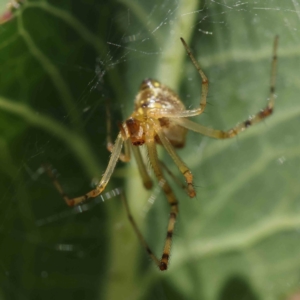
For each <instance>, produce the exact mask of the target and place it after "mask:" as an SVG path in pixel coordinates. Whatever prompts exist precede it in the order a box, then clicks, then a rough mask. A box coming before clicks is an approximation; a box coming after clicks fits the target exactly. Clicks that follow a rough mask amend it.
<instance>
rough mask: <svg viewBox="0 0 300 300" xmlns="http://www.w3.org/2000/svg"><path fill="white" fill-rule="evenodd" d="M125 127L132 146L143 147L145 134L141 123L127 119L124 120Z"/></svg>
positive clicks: (133, 119)
mask: <svg viewBox="0 0 300 300" xmlns="http://www.w3.org/2000/svg"><path fill="white" fill-rule="evenodd" d="M126 126H127V129H128V133H129V137H130V140H131V143H132V145H134V146H141V145H143V144H144V143H145V132H144V128H143V126H142V125H141V122H140V121H139V120H137V119H135V118H129V119H127V120H126Z"/></svg>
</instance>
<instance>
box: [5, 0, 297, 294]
mask: <svg viewBox="0 0 300 300" xmlns="http://www.w3.org/2000/svg"><path fill="white" fill-rule="evenodd" d="M5 2H6V1H4V2H2V1H1V2H0V5H1V6H0V7H2V11H3V12H5V10H6V8H5V4H6V3H5ZM299 5H300V2H299V1H297V0H291V1H280V0H274V1H271V0H263V1H248V2H242V1H233V0H232V1H229V0H228V1H225V0H223V1H211V0H206V1H189V2H187V1H169V0H164V1H128V0H122V1H118V2H117V1H110V2H109V3H107V2H104V1H64V2H63V4H60V5H57V2H56V1H29V0H27V1H25V2H24V4H23V5H22V6H21V7H20V8H19V9H17V10H16V11H15V12H14V15H13V17H12V19H11V20H10V21H8V22H6V23H4V24H2V25H1V35H2V39H1V42H0V62H1V76H0V78H1V79H0V85H1V89H0V91H1V96H0V124H1V125H0V130H1V131H0V133H1V134H0V179H1V180H0V187H1V188H0V191H1V196H0V201H1V204H2V205H1V207H2V210H1V218H0V224H1V231H0V243H1V247H0V251H1V256H0V278H1V280H0V283H1V285H0V286H1V294H0V297H1V298H2V299H48V298H49V299H53V298H54V297H55V298H58V299H60V298H61V299H77V298H78V299H83V298H86V299H278V298H283V299H292V298H291V297H292V295H293V294H296V293H297V292H299V280H300V275H299V274H300V263H299V261H300V257H299V253H300V252H299V247H300V242H299V225H300V216H299V210H300V202H299V194H300V190H299V177H300V176H299V175H300V174H299V167H298V166H299V153H300V152H299V150H300V148H299V142H298V141H299V140H300V137H299V130H298V128H299V125H300V124H299V113H300V110H299V104H298V95H299V86H300V84H299V76H298V69H299V68H298V66H299V53H300V41H299V34H298V31H299V29H300V27H299V23H300V6H299ZM275 34H279V36H280V41H279V50H278V58H279V61H278V80H277V86H276V93H277V95H278V97H277V99H276V104H275V105H276V107H275V114H274V115H273V116H271V117H270V118H269V119H267V120H266V121H265V122H263V123H262V124H258V125H256V126H254V127H253V128H250V129H249V130H247V131H246V132H244V133H241V134H240V135H239V136H238V138H237V139H233V140H228V141H218V140H211V139H209V138H206V137H201V136H200V135H197V134H193V133H189V135H188V138H187V142H186V147H185V148H184V149H182V150H180V151H178V153H179V154H180V156H181V157H182V158H183V160H184V161H185V162H186V164H187V165H188V166H189V167H190V168H191V170H192V172H193V174H194V177H195V186H196V188H197V193H198V194H197V197H196V198H195V199H189V198H188V197H187V196H186V195H185V193H184V192H183V191H181V190H180V188H178V187H177V186H176V185H173V186H172V187H173V188H174V190H175V192H176V195H177V197H178V200H179V203H180V207H179V209H180V214H179V221H178V224H177V226H176V231H175V237H174V245H173V249H172V253H171V254H172V255H171V263H170V269H169V270H168V271H167V272H166V273H164V274H162V273H160V272H158V270H157V269H156V267H155V266H154V265H153V263H152V262H151V261H149V258H148V257H147V255H146V254H145V251H144V249H143V248H142V246H141V245H140V244H139V242H138V240H137V238H136V236H135V235H134V233H133V230H132V228H131V227H130V225H129V222H128V220H127V218H126V214H125V211H124V208H123V207H122V204H121V201H120V197H119V194H120V193H121V192H123V191H124V192H125V193H126V196H127V198H128V200H129V202H130V206H131V208H132V212H133V215H134V216H135V217H136V219H137V222H138V224H139V225H140V227H141V229H142V231H143V232H144V233H145V236H146V239H147V241H148V242H149V244H150V246H151V247H152V248H153V250H154V252H155V253H157V255H158V256H160V255H161V250H162V246H163V242H164V237H165V234H166V225H167V218H168V209H169V208H168V206H167V204H166V201H165V198H164V196H163V195H162V193H161V192H160V189H159V187H158V188H156V189H154V191H153V192H150V193H147V192H145V191H144V189H143V187H142V185H141V182H140V178H139V175H138V172H137V168H136V165H135V163H134V162H132V163H130V164H129V165H128V167H125V166H124V164H122V163H119V164H118V167H117V169H116V171H115V173H114V176H113V178H112V180H111V182H110V184H109V186H108V188H107V190H106V194H103V195H102V198H101V197H99V198H97V199H95V200H94V201H91V202H89V203H87V204H84V205H82V206H80V207H78V208H75V209H68V208H66V206H65V204H64V203H63V201H62V200H61V199H60V197H59V195H58V194H57V192H56V190H55V189H54V187H53V185H52V183H51V181H50V180H49V178H47V176H45V174H44V172H43V168H42V167H41V165H42V164H43V163H45V162H48V163H51V165H52V166H53V168H54V169H55V170H56V174H57V176H58V178H59V180H60V182H61V183H62V185H63V187H64V189H65V191H66V192H67V193H68V194H69V195H70V196H77V195H81V194H83V193H85V192H86V191H87V190H89V189H91V188H92V186H93V182H94V183H95V182H97V180H99V178H101V174H102V173H103V172H104V170H105V167H106V165H107V161H108V158H109V153H108V152H107V150H106V148H105V144H106V121H105V120H106V114H105V109H104V108H105V105H106V103H107V102H109V106H110V110H111V113H112V120H113V135H114V136H116V133H117V130H118V127H117V124H118V122H121V121H122V120H123V119H124V118H126V117H127V116H128V115H129V114H130V113H131V112H132V109H133V99H134V97H135V94H136V93H137V91H138V87H139V84H140V82H141V80H142V79H144V78H148V77H150V78H155V79H158V80H160V81H161V82H163V83H164V84H167V85H169V86H170V87H171V88H173V89H174V90H175V91H176V92H178V93H179V95H180V97H181V98H182V99H183V102H184V103H185V105H186V106H187V107H196V106H197V105H198V102H199V95H200V92H201V90H200V88H201V85H200V79H199V76H198V74H197V72H196V71H195V69H194V66H193V65H192V64H191V62H190V61H189V60H188V59H187V57H186V53H185V52H184V49H183V47H182V45H181V43H180V41H179V37H184V39H185V40H186V41H187V43H188V44H189V45H190V46H191V48H192V49H193V52H194V54H195V56H196V58H197V60H198V61H199V62H200V64H201V66H202V68H203V69H204V71H205V73H206V75H207V76H208V78H209V80H210V90H209V99H208V102H209V105H208V107H207V109H206V111H205V113H204V114H203V115H201V116H199V118H195V121H197V122H201V124H204V125H207V126H212V127H214V128H219V129H229V128H230V127H232V126H234V125H235V124H236V123H237V122H240V121H243V120H245V119H246V118H247V117H248V116H249V115H251V114H254V113H256V112H257V111H259V109H260V108H263V107H264V106H265V103H266V99H267V97H268V92H269V82H270V64H271V50H272V43H273V39H274V36H275ZM160 155H161V156H163V157H164V161H166V163H167V164H168V166H170V169H171V170H172V172H174V174H175V175H176V176H178V178H181V177H180V174H179V173H178V170H177V169H176V167H175V166H174V165H173V164H172V161H171V160H170V159H169V158H168V157H167V155H165V153H164V152H163V151H160ZM164 155H165V156H164ZM91 181H92V183H91ZM147 199H150V200H151V201H152V200H153V199H154V200H156V201H155V203H154V204H153V206H152V205H150V206H151V207H148V204H147ZM145 208H150V210H149V211H148V212H147V213H146V214H145V213H144V210H145Z"/></svg>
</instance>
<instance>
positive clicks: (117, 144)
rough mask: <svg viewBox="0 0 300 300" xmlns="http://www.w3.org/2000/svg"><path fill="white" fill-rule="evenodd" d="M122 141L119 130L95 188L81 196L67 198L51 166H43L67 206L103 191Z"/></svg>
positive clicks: (114, 164) (117, 156)
mask: <svg viewBox="0 0 300 300" xmlns="http://www.w3.org/2000/svg"><path fill="white" fill-rule="evenodd" d="M123 142H124V137H123V135H122V133H121V132H120V133H119V134H118V137H117V139H116V141H115V144H114V146H113V149H112V154H111V157H110V160H109V162H108V165H107V168H106V170H105V172H104V174H103V176H102V178H101V180H100V181H99V183H98V184H97V186H96V188H95V189H93V190H91V191H90V192H88V193H86V194H84V195H83V196H79V197H76V198H69V197H68V196H67V194H66V193H65V192H64V190H63V188H62V186H61V185H60V183H59V182H58V180H57V179H56V176H55V175H54V174H53V172H52V171H51V168H50V167H49V166H48V165H45V166H44V168H45V170H46V172H47V174H48V175H49V177H50V178H51V179H52V182H53V184H54V186H55V188H56V189H57V191H58V192H59V193H60V195H61V196H62V198H63V199H64V200H65V202H66V203H67V205H68V206H75V205H78V204H80V203H82V202H84V201H86V200H88V199H90V198H95V197H97V196H98V195H100V194H101V193H102V192H103V191H104V189H105V187H106V185H107V184H108V182H109V180H110V177H111V175H112V173H113V171H114V169H115V166H116V163H117V162H118V159H119V157H120V155H121V150H122V146H123ZM125 142H126V141H125Z"/></svg>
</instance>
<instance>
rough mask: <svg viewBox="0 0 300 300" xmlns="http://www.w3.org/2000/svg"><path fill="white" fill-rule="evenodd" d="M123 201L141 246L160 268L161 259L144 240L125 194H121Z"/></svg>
mask: <svg viewBox="0 0 300 300" xmlns="http://www.w3.org/2000/svg"><path fill="white" fill-rule="evenodd" d="M121 199H122V201H123V204H124V206H125V209H126V213H127V217H128V219H129V222H130V223H131V225H132V227H133V229H134V231H135V233H136V235H137V237H138V239H139V240H140V242H141V244H142V245H143V247H144V248H145V249H146V251H147V253H148V254H149V256H150V258H151V259H152V260H153V261H154V262H155V264H156V265H157V266H158V267H160V261H159V259H158V258H157V257H156V256H155V255H154V254H153V252H152V251H151V249H150V247H149V246H148V243H147V242H146V240H145V239H144V237H143V235H142V233H141V232H140V230H139V228H138V226H137V224H136V222H135V220H134V218H133V216H132V214H131V211H130V208H129V205H128V201H127V198H126V196H125V195H124V193H121Z"/></svg>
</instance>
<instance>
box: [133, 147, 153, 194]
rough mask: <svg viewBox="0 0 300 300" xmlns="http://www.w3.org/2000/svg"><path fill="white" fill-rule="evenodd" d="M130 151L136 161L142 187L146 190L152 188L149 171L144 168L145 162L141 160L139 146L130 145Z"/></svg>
mask: <svg viewBox="0 0 300 300" xmlns="http://www.w3.org/2000/svg"><path fill="white" fill-rule="evenodd" d="M132 152H133V155H134V157H135V160H136V162H137V165H138V169H139V172H140V174H141V176H142V180H143V184H144V187H145V188H146V189H147V190H150V189H151V188H152V180H151V178H150V176H149V173H148V171H147V169H146V166H145V163H144V161H143V158H142V155H141V151H140V148H139V146H132Z"/></svg>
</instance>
